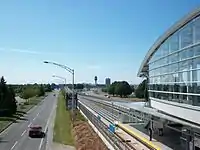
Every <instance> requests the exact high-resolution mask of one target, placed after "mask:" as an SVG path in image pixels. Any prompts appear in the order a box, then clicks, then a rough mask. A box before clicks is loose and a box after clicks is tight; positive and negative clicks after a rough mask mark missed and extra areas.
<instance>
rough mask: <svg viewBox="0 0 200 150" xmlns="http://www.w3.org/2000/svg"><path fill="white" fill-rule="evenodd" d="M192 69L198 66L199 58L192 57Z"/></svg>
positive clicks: (199, 65) (199, 64)
mask: <svg viewBox="0 0 200 150" xmlns="http://www.w3.org/2000/svg"><path fill="white" fill-rule="evenodd" d="M192 68H193V69H197V68H200V58H194V59H193V67H192Z"/></svg>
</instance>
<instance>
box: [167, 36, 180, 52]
mask: <svg viewBox="0 0 200 150" xmlns="http://www.w3.org/2000/svg"><path fill="white" fill-rule="evenodd" d="M169 49H170V53H172V52H174V51H177V50H178V49H179V33H178V32H176V33H174V34H173V35H172V36H171V37H170V40H169Z"/></svg>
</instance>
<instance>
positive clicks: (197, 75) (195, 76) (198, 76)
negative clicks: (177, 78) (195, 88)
mask: <svg viewBox="0 0 200 150" xmlns="http://www.w3.org/2000/svg"><path fill="white" fill-rule="evenodd" d="M192 81H200V70H193V71H192Z"/></svg>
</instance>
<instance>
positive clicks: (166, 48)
mask: <svg viewBox="0 0 200 150" xmlns="http://www.w3.org/2000/svg"><path fill="white" fill-rule="evenodd" d="M159 49H160V50H161V53H162V56H166V55H168V54H169V42H168V40H166V41H165V42H164V43H163V44H162V45H161V46H160V48H159Z"/></svg>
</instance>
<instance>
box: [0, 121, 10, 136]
mask: <svg viewBox="0 0 200 150" xmlns="http://www.w3.org/2000/svg"><path fill="white" fill-rule="evenodd" d="M11 124H13V122H10V123H8V124H7V125H6V126H5V127H4V128H3V129H1V130H0V134H1V133H2V132H3V131H5V130H6V129H7V128H8V127H9V126H10V125H11Z"/></svg>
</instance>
